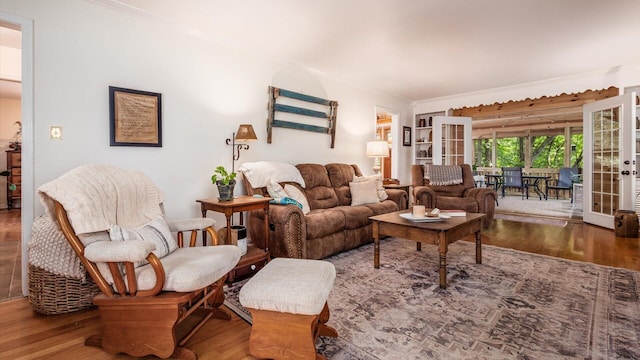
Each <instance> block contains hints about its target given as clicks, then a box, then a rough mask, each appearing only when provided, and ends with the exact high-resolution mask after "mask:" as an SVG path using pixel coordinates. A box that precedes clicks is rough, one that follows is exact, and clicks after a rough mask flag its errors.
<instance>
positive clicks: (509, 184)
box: [501, 167, 529, 200]
mask: <svg viewBox="0 0 640 360" xmlns="http://www.w3.org/2000/svg"><path fill="white" fill-rule="evenodd" d="M502 179H503V180H502V181H503V183H502V185H501V188H502V197H504V195H505V190H506V188H513V189H520V193H521V194H522V199H523V200H524V196H525V194H526V196H527V199H528V198H529V184H528V183H527V182H526V181H523V180H522V168H521V167H503V168H502Z"/></svg>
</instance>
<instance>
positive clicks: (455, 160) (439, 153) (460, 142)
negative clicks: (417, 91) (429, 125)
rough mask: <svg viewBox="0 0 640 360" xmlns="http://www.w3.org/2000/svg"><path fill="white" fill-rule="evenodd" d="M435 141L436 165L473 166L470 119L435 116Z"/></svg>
mask: <svg viewBox="0 0 640 360" xmlns="http://www.w3.org/2000/svg"><path fill="white" fill-rule="evenodd" d="M433 139H434V140H433V163H434V164H435V165H462V164H473V140H472V139H471V118H470V117H464V116H434V117H433Z"/></svg>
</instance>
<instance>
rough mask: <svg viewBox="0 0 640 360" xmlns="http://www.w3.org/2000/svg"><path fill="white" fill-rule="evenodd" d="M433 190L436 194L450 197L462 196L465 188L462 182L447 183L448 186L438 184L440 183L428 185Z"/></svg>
mask: <svg viewBox="0 0 640 360" xmlns="http://www.w3.org/2000/svg"><path fill="white" fill-rule="evenodd" d="M429 187H430V188H431V189H433V191H435V193H436V195H438V196H451V197H462V196H464V191H465V190H466V188H465V187H464V186H463V185H462V184H457V185H448V186H440V185H431V184H430V185H429Z"/></svg>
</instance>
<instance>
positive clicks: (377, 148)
mask: <svg viewBox="0 0 640 360" xmlns="http://www.w3.org/2000/svg"><path fill="white" fill-rule="evenodd" d="M388 156H389V143H388V142H386V141H382V140H380V141H369V142H367V157H372V158H375V160H374V163H373V172H374V173H376V174H378V173H380V167H381V166H380V158H381V157H388Z"/></svg>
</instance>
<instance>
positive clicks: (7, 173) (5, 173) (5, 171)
mask: <svg viewBox="0 0 640 360" xmlns="http://www.w3.org/2000/svg"><path fill="white" fill-rule="evenodd" d="M9 175H11V173H10V172H9V171H8V170H4V171H0V176H7V177H8V176H9ZM7 184H9V191H15V190H16V189H17V188H18V187H17V186H16V184H13V183H10V182H9V181H8V180H7Z"/></svg>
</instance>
